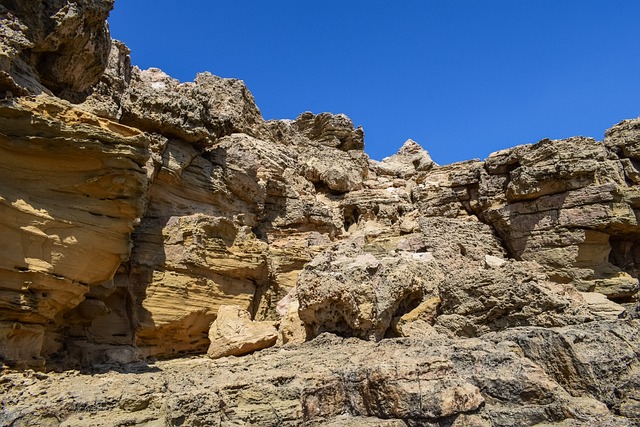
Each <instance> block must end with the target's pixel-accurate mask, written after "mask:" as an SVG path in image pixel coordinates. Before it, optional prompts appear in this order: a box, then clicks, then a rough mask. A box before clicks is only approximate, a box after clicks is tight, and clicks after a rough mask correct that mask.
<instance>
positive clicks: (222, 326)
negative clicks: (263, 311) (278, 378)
mask: <svg viewBox="0 0 640 427" xmlns="http://www.w3.org/2000/svg"><path fill="white" fill-rule="evenodd" d="M277 338H278V332H277V331H276V328H275V327H274V326H273V325H272V324H271V323H270V322H255V321H252V320H251V315H250V314H249V312H248V311H246V310H243V309H241V308H240V307H237V306H232V305H223V306H221V307H220V308H219V309H218V316H217V317H216V320H215V321H214V322H213V324H212V325H211V329H209V340H210V341H211V345H210V346H209V350H208V351H207V355H208V356H209V357H211V358H212V359H217V358H219V357H224V356H241V355H243V354H247V353H251V352H253V351H256V350H261V349H263V348H267V347H271V346H272V345H274V344H275V343H276V340H277Z"/></svg>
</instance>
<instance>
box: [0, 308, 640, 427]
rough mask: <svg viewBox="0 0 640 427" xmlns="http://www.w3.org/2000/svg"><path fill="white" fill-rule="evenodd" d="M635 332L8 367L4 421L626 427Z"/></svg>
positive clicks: (584, 328)
mask: <svg viewBox="0 0 640 427" xmlns="http://www.w3.org/2000/svg"><path fill="white" fill-rule="evenodd" d="M638 330H639V328H638V324H637V321H632V322H627V321H623V320H615V321H611V322H605V323H597V322H592V323H588V324H583V325H577V326H569V327H563V328H555V329H545V328H533V327H523V328H514V329H510V330H508V331H504V332H500V333H492V334H489V335H487V336H485V337H484V338H475V339H454V340H449V339H447V340H443V339H442V338H440V337H432V338H428V339H425V338H418V339H413V338H402V339H395V340H383V341H381V342H379V343H374V342H367V341H361V340H357V339H354V338H351V339H342V338H338V337H335V336H332V335H328V334H323V335H321V336H319V337H317V338H316V339H314V340H313V341H310V342H308V343H305V344H303V345H301V346H296V347H283V348H279V349H265V350H263V351H260V352H257V353H254V354H253V355H252V356H250V357H246V358H223V359H218V360H210V359H209V358H190V359H184V360H169V361H159V362H156V363H155V364H151V365H146V364H143V363H139V362H138V363H134V364H130V365H127V366H126V367H125V368H124V370H123V371H121V372H119V371H111V372H104V371H103V372H100V373H97V374H95V375H81V374H79V373H74V372H66V373H55V372H51V373H48V374H37V373H33V372H31V373H29V372H26V373H20V372H5V373H4V374H3V377H2V378H3V381H2V383H1V384H0V393H2V397H3V411H2V412H1V413H0V423H2V424H7V425H11V424H12V423H13V424H14V425H16V424H17V423H25V424H29V425H38V423H40V424H42V423H43V422H45V421H49V420H54V419H56V420H57V421H56V422H58V423H65V424H68V425H78V426H89V425H91V426H112V425H114V424H116V425H117V424H127V423H128V424H133V425H136V424H137V425H144V424H147V425H154V424H157V425H183V426H195V425H202V424H208V425H217V424H220V423H229V424H231V423H235V424H240V425H241V424H243V423H252V424H259V425H289V426H295V425H317V426H318V425H319V426H322V425H336V424H337V425H355V426H358V425H395V424H393V422H396V421H397V422H401V423H402V424H403V425H407V424H409V425H411V424H414V425H416V424H417V425H442V424H445V423H447V424H451V423H452V420H453V425H463V426H464V425H471V426H485V425H492V426H505V427H506V426H513V425H531V424H534V423H535V424H542V425H545V424H546V425H611V426H620V427H622V426H626V425H630V424H633V423H636V422H637V420H638V419H637V415H633V414H634V413H633V408H634V405H637V401H638V400H637V393H636V390H637V388H638V385H639V384H638V378H640V377H639V376H638V373H637V368H638V366H639V364H638V354H640V352H638V348H637V343H638V342H640V341H639V340H638V339H637V338H638V337H637V334H638ZM628 339H630V340H629V341H627V340H628ZM309 360H313V361H314V363H309ZM25 396H29V398H28V399H27V398H25ZM221 408H224V409H223V410H221ZM608 408H611V410H609V409H608ZM625 417H629V418H625ZM634 417H635V418H634Z"/></svg>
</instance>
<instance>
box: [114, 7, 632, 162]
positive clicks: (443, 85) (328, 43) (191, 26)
mask: <svg viewBox="0 0 640 427" xmlns="http://www.w3.org/2000/svg"><path fill="white" fill-rule="evenodd" d="M639 17H640V1H637V0H633V1H631V0H620V1H618V0H599V1H594V0H582V1H569V0H535V1H533V0H486V1H480V0H475V1H470V0H468V1H462V0H437V1H436V0H433V1H430V0H413V1H409V0H400V1H379V0H350V1H349V0H347V1H345V0H342V1H338V0H322V1H313V2H311V1H301V0H272V1H260V0H219V1H217V0H216V1H196V0H183V1H181V2H179V3H176V2H174V1H171V2H170V1H167V0H153V1H152V0H116V4H115V9H114V11H113V12H112V13H111V17H110V18H109V22H110V25H111V33H112V37H114V38H117V39H119V40H122V41H123V42H125V43H126V44H127V45H128V46H129V47H130V48H131V49H132V51H133V52H132V62H133V63H134V64H135V65H138V66H139V67H141V68H148V67H158V68H161V69H163V70H164V71H165V72H166V73H168V74H169V75H171V76H173V77H175V78H177V79H179V80H181V81H191V80H193V78H194V77H195V75H196V73H197V72H200V71H210V72H212V73H213V74H216V75H219V76H222V77H233V78H238V79H242V80H244V81H245V82H246V84H247V86H248V87H249V89H250V90H251V92H252V93H253V95H254V97H255V99H256V102H257V104H258V107H259V108H260V110H261V111H262V114H263V116H264V117H265V118H266V119H272V118H295V117H297V116H298V115H299V114H300V113H301V112H303V111H312V112H314V113H320V112H323V111H331V112H333V113H345V114H347V115H348V116H349V117H351V119H352V120H353V121H354V123H355V124H356V125H361V126H362V127H363V128H364V130H365V145H366V146H365V151H366V152H367V153H368V154H369V155H370V156H371V157H372V158H374V159H378V160H379V159H381V158H383V157H386V156H390V155H392V154H394V153H395V152H396V151H397V150H398V148H399V147H400V146H401V145H402V143H403V142H404V141H405V140H406V139H408V138H412V139H414V140H416V141H417V142H419V143H420V144H421V145H422V146H423V147H424V148H426V149H427V150H429V152H430V153H431V155H432V157H433V158H434V160H435V161H436V162H438V163H440V164H447V163H451V162H455V161H460V160H466V159H471V158H485V157H487V156H488V155H489V153H491V152H492V151H496V150H499V149H502V148H507V147H511V146H514V145H518V144H526V143H532V142H537V141H538V140H540V139H542V138H552V139H559V138H565V137H569V136H574V135H584V136H593V137H595V138H596V139H602V138H603V134H604V130H605V129H606V128H608V127H611V126H612V125H614V124H615V123H617V122H619V121H620V120H622V119H625V118H633V117H637V116H640V81H639V79H640V25H638V18H639Z"/></svg>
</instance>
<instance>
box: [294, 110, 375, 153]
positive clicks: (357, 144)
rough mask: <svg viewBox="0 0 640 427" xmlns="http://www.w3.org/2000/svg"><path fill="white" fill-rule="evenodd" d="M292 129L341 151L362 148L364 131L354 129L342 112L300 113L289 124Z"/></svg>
mask: <svg viewBox="0 0 640 427" xmlns="http://www.w3.org/2000/svg"><path fill="white" fill-rule="evenodd" d="M291 125H292V127H293V129H295V130H296V131H298V132H299V133H301V134H302V135H304V136H305V137H307V138H309V139H310V140H311V141H316V142H319V143H321V144H322V145H324V146H327V147H333V148H337V149H339V150H342V151H349V150H362V149H363V148H364V131H363V130H362V128H361V127H359V128H357V129H355V128H354V126H353V122H352V121H351V119H350V118H348V117H347V116H345V115H344V114H331V113H321V114H317V115H315V114H313V113H310V112H306V113H302V114H300V116H298V118H296V119H295V121H293V123H292V124H291Z"/></svg>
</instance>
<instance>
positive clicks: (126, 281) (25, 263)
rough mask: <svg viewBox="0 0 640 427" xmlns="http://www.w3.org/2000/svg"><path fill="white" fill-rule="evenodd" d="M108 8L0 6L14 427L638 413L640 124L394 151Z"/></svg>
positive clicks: (598, 417)
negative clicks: (134, 49) (180, 57)
mask: <svg viewBox="0 0 640 427" xmlns="http://www.w3.org/2000/svg"><path fill="white" fill-rule="evenodd" d="M111 7H112V2H111V1H106V0H83V1H64V0H60V1H44V2H39V3H38V4H35V3H34V4H31V3H29V2H22V3H20V2H15V1H11V0H0V45H2V50H0V164H1V166H2V168H0V210H1V212H2V214H1V215H0V230H1V232H2V233H1V235H2V244H1V245H0V278H1V279H2V280H1V282H0V307H1V308H2V310H1V311H0V360H2V362H3V363H4V368H3V371H2V373H1V374H0V375H1V376H0V395H1V396H2V409H3V410H2V414H1V415H0V424H3V425H11V426H22V425H92V426H94V425H105V426H106V425H109V426H111V425H149V426H152V425H183V426H188V425H300V424H303V423H304V424H305V425H310V426H313V425H344V426H358V425H380V426H391V425H428V426H430V425H433V426H436V425H438V426H445V425H447V426H458V427H460V426H512V425H565V426H570V425H611V426H617V425H620V426H623V425H634V424H638V423H640V393H639V391H638V390H640V356H639V355H640V347H639V345H638V343H639V342H640V323H639V322H640V320H638V307H639V306H638V302H637V298H638V296H637V294H638V275H639V273H640V225H639V224H638V218H639V213H640V118H638V119H633V120H626V121H623V122H621V123H619V124H617V125H615V126H613V127H612V128H611V129H609V130H608V131H607V132H606V136H605V139H604V141H595V140H593V139H589V138H583V137H577V138H570V139H566V140H559V141H551V140H543V141H540V142H538V143H537V144H532V145H523V146H518V147H514V148H511V149H507V150H503V151H500V152H497V153H493V154H491V155H490V156H489V157H488V158H487V159H486V160H484V161H480V160H471V161H467V162H460V163H455V164H452V165H445V166H439V165H437V164H435V163H434V162H433V160H432V159H431V157H430V156H429V154H428V152H427V151H426V150H424V149H423V148H422V147H420V146H419V145H418V144H417V143H416V142H414V141H412V140H408V141H407V142H406V143H405V144H404V145H403V146H402V148H401V149H400V151H399V152H398V153H397V154H396V155H394V156H391V157H389V158H387V159H384V160H382V161H380V162H377V161H373V160H370V159H369V158H368V157H367V155H366V154H365V153H364V151H363V149H364V132H363V130H362V129H361V128H356V127H355V126H354V125H353V123H352V122H351V120H350V119H349V118H347V117H346V116H344V115H341V114H337V115H335V114H330V113H321V114H317V115H316V114H312V113H309V112H306V113H303V114H301V115H300V116H299V117H298V118H296V119H295V120H275V121H265V120H264V119H263V118H262V116H261V114H260V111H259V109H258V107H257V106H256V105H255V102H254V100H253V97H252V95H251V93H250V92H249V90H248V89H247V88H246V87H245V85H244V83H243V82H242V81H240V80H235V79H223V78H220V77H216V76H214V75H212V74H209V73H203V74H199V75H198V76H197V77H196V79H195V81H194V82H189V83H181V82H179V81H177V80H175V79H172V78H171V77H170V76H167V75H166V74H164V73H163V72H162V71H160V70H158V69H149V70H140V69H138V68H137V67H132V66H131V64H130V59H129V57H128V54H129V50H128V49H127V47H126V46H125V45H124V44H123V43H121V42H118V41H115V40H113V41H112V40H110V37H109V33H108V29H107V26H106V24H105V18H106V16H107V15H108V12H109V10H110V8H111ZM269 346H275V347H273V348H270V349H266V350H260V351H257V350H259V349H264V348H265V347H269ZM207 351H208V353H209V355H210V356H212V357H215V358H216V360H212V359H211V358H208V357H206V356H204V355H205V354H206V353H207ZM250 352H253V353H251V354H249V355H245V356H242V357H235V356H230V355H243V354H246V353H250ZM225 356H229V357H225ZM163 359H164V360H163ZM167 359H168V360H167ZM34 369H35V371H34ZM56 372H57V373H56ZM86 373H93V374H94V375H92V376H88V375H85V374H86Z"/></svg>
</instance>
